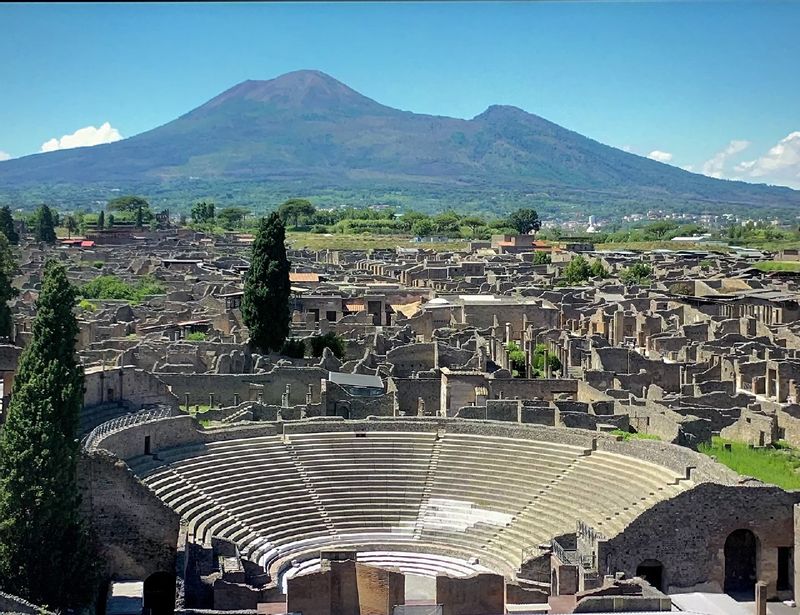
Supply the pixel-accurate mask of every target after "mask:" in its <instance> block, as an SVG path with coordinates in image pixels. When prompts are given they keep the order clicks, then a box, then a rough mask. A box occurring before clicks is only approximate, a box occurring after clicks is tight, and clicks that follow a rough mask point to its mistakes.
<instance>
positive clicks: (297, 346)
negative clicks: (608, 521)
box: [281, 337, 322, 359]
mask: <svg viewBox="0 0 800 615" xmlns="http://www.w3.org/2000/svg"><path fill="white" fill-rule="evenodd" d="M281 354H282V355H285V356H287V357H291V358H292V359H302V358H303V357H305V356H306V344H305V342H304V341H303V340H298V339H295V338H293V337H292V338H289V339H288V340H286V341H285V342H284V343H283V348H281ZM320 354H322V353H321V352H320Z"/></svg>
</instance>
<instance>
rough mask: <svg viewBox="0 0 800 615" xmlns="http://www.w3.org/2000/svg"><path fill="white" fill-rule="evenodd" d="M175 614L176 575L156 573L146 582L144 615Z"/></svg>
mask: <svg viewBox="0 0 800 615" xmlns="http://www.w3.org/2000/svg"><path fill="white" fill-rule="evenodd" d="M174 612H175V575H174V574H171V573H169V572H155V573H153V574H151V575H150V576H149V577H147V579H145V581H144V608H143V609H142V614H143V615H172V614H173V613H174Z"/></svg>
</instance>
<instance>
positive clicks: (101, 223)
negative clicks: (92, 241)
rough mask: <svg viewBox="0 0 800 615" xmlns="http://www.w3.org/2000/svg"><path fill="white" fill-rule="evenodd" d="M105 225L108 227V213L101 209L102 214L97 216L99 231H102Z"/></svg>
mask: <svg viewBox="0 0 800 615" xmlns="http://www.w3.org/2000/svg"><path fill="white" fill-rule="evenodd" d="M105 225H106V212H104V211H103V210H102V209H101V210H100V213H99V214H97V230H102V229H103V227H105Z"/></svg>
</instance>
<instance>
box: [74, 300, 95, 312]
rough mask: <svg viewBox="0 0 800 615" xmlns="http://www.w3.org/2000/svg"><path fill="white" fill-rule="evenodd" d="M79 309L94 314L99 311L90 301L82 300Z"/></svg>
mask: <svg viewBox="0 0 800 615" xmlns="http://www.w3.org/2000/svg"><path fill="white" fill-rule="evenodd" d="M78 307H79V308H80V309H82V310H84V311H86V312H94V311H95V310H96V309H97V306H96V305H95V304H94V303H92V302H91V301H89V300H88V299H81V300H80V301H79V302H78Z"/></svg>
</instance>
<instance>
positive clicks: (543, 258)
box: [533, 251, 553, 265]
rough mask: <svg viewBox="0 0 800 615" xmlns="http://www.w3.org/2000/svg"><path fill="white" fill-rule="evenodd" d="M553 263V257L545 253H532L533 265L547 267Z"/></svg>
mask: <svg viewBox="0 0 800 615" xmlns="http://www.w3.org/2000/svg"><path fill="white" fill-rule="evenodd" d="M552 262H553V257H552V256H550V254H548V253H547V252H543V251H537V252H534V253H533V264H534V265H549V264H550V263H552Z"/></svg>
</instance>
